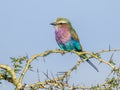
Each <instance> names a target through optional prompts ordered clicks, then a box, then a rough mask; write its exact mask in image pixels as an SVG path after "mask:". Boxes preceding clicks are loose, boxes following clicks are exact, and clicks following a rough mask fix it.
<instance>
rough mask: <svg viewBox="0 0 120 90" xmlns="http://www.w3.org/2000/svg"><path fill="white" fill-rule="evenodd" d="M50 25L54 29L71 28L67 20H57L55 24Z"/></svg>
mask: <svg viewBox="0 0 120 90" xmlns="http://www.w3.org/2000/svg"><path fill="white" fill-rule="evenodd" d="M50 24H51V25H53V26H55V28H56V29H58V28H70V27H71V23H70V21H69V20H68V19H67V18H57V19H56V21H55V22H53V23H50Z"/></svg>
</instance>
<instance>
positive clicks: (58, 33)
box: [55, 28, 71, 44]
mask: <svg viewBox="0 0 120 90" xmlns="http://www.w3.org/2000/svg"><path fill="white" fill-rule="evenodd" d="M70 37H71V35H70V32H69V30H68V29H63V28H61V29H58V30H55V38H56V41H57V43H58V44H65V43H66V42H67V41H69V40H70Z"/></svg>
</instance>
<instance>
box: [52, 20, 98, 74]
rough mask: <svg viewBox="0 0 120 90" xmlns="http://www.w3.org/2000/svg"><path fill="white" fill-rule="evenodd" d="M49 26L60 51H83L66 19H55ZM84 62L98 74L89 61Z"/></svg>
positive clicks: (82, 56)
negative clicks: (52, 27) (52, 29)
mask: <svg viewBox="0 0 120 90" xmlns="http://www.w3.org/2000/svg"><path fill="white" fill-rule="evenodd" d="M51 25H53V26H55V39H56V42H57V44H58V45H59V47H60V48H61V49H62V50H66V51H71V50H75V51H78V52H82V51H83V50H82V46H81V44H80V41H79V38H78V35H77V33H76V31H75V30H74V28H73V27H72V25H71V23H70V21H69V20H68V19H67V18H57V19H56V21H55V22H53V23H51ZM80 58H82V59H85V58H87V56H86V55H85V54H84V55H81V56H80ZM86 61H87V62H88V63H89V64H90V65H91V66H92V67H93V68H94V69H95V70H96V71H97V72H98V69H97V67H96V66H95V65H94V64H93V63H92V62H91V61H90V60H86Z"/></svg>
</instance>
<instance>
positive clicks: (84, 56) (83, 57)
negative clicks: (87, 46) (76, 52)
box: [80, 55, 99, 72]
mask: <svg viewBox="0 0 120 90" xmlns="http://www.w3.org/2000/svg"><path fill="white" fill-rule="evenodd" d="M80 58H82V59H85V58H87V56H86V55H81V56H80ZM86 61H87V62H88V63H89V64H90V65H91V66H92V67H93V68H94V69H95V70H96V71H97V72H99V70H98V68H97V67H96V66H95V65H94V64H93V63H92V62H91V61H90V60H86Z"/></svg>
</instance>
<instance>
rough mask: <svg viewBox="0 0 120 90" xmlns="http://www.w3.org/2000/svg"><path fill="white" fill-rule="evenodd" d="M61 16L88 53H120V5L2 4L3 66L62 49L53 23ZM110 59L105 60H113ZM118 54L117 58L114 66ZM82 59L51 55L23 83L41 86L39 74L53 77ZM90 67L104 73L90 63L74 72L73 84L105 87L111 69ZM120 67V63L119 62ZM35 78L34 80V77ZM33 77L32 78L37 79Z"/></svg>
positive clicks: (94, 1)
mask: <svg viewBox="0 0 120 90" xmlns="http://www.w3.org/2000/svg"><path fill="white" fill-rule="evenodd" d="M57 17H65V18H68V19H69V20H70V21H71V23H72V25H73V27H74V28H75V29H76V32H77V33H78V36H79V38H80V41H81V44H82V46H83V48H84V50H86V51H89V52H97V51H100V50H103V49H105V50H106V49H108V47H109V44H110V46H111V48H120V42H119V38H120V0H71V1H70V0H1V1H0V42H1V43H0V63H2V64H8V65H11V63H10V57H19V56H24V55H28V56H29V57H31V56H32V55H34V54H38V53H43V52H44V51H46V50H52V49H53V50H54V49H59V47H58V45H57V43H56V41H55V38H54V28H53V27H52V26H50V25H49V23H51V22H53V21H55V19H56V18H57ZM110 55H111V53H110V54H104V55H103V58H104V59H105V60H109V58H110ZM119 56H120V53H116V54H115V55H114V59H115V61H116V62H119V60H120V57H119ZM77 59H78V57H77V56H76V55H74V54H66V55H63V56H61V55H59V54H51V55H49V56H48V57H46V58H45V60H46V62H45V63H44V61H43V58H39V59H38V60H36V61H34V62H33V63H32V65H33V67H34V72H28V73H27V75H26V77H25V79H24V82H23V83H27V84H28V83H33V82H37V80H38V79H37V69H39V70H40V73H41V78H42V79H43V78H45V76H44V74H43V72H46V71H47V70H48V71H49V72H50V73H51V72H52V73H54V75H56V74H57V72H62V71H67V70H69V69H70V68H71V67H72V66H73V65H74V64H75V63H76V62H77ZM92 62H93V63H94V64H95V65H96V66H97V67H98V69H99V71H100V72H96V71H95V70H94V69H93V68H92V67H91V66H90V65H89V64H88V63H83V64H81V65H80V66H79V68H78V70H77V71H74V72H73V73H72V76H71V79H70V83H71V84H73V83H74V84H79V85H96V84H97V83H102V82H103V81H104V80H105V79H106V77H107V75H108V74H109V72H110V70H111V69H110V68H109V67H108V66H106V65H104V64H99V62H98V61H97V60H92ZM118 64H120V63H118ZM31 77H32V78H31ZM33 77H34V78H33ZM8 89H9V90H13V89H14V87H13V86H12V84H10V83H8V82H6V81H3V84H1V85H0V90H8Z"/></svg>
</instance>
